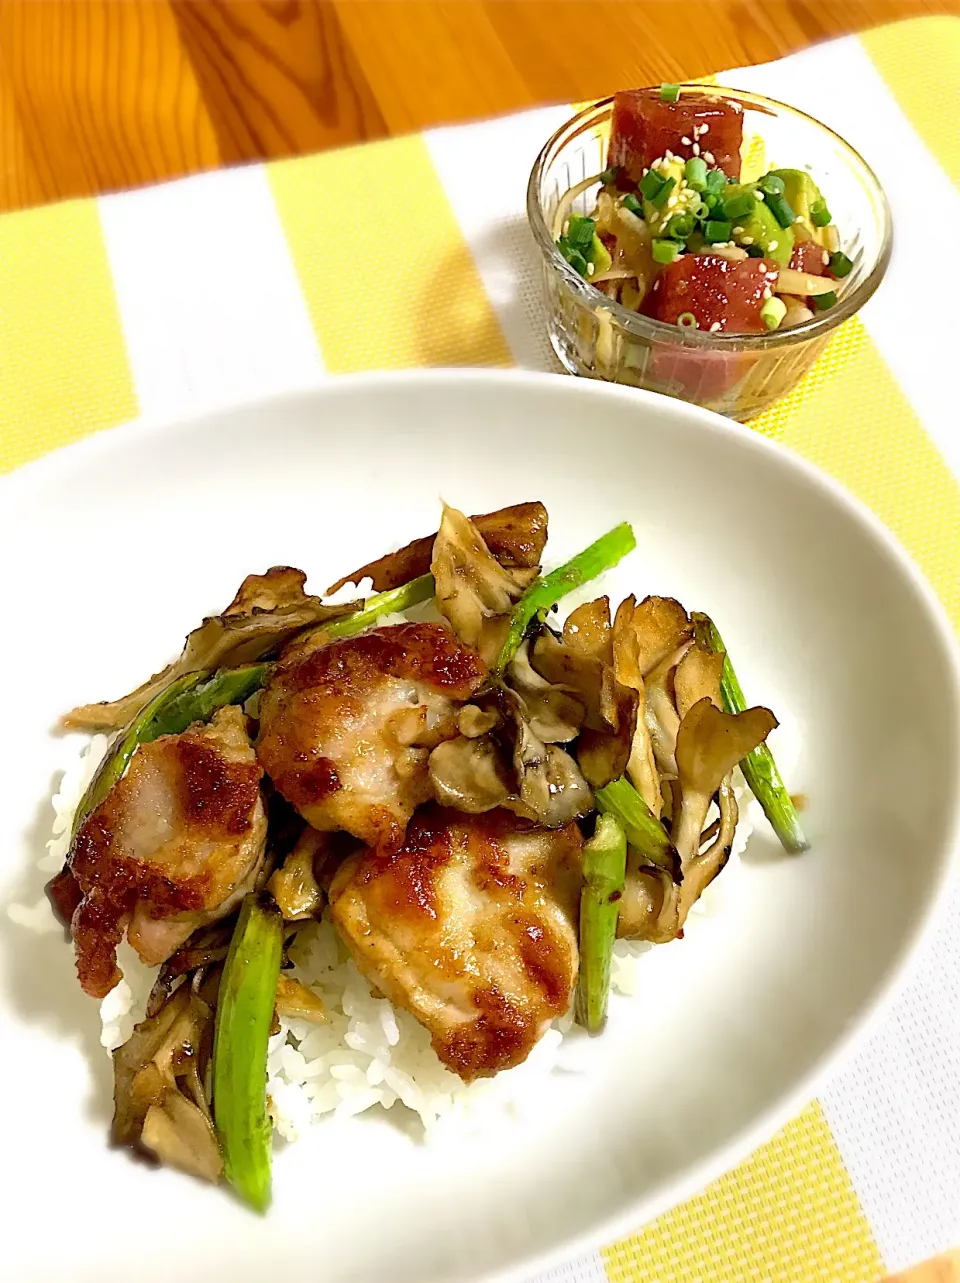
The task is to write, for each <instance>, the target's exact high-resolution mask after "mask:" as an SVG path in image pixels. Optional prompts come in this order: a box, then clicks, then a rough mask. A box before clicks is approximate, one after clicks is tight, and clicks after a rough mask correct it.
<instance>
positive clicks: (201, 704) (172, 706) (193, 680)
mask: <svg viewBox="0 0 960 1283" xmlns="http://www.w3.org/2000/svg"><path fill="white" fill-rule="evenodd" d="M266 674H267V665H266V664H247V665H246V666H245V667H244V668H225V669H224V670H223V671H222V672H219V673H214V674H212V675H211V674H210V673H208V672H201V673H185V674H184V675H183V676H182V677H177V678H175V679H174V681H172V682H171V683H170V685H169V686H165V687H164V689H163V690H162V691H161V692H160V693H159V695H155V696H154V697H153V699H152V700H150V702H149V704H146V705H145V706H144V707H143V708H142V709H141V710H140V712H139V713H138V714H137V716H136V717H135V718H134V719H133V721H132V722H131V723H130V725H129V726H128V727H127V729H126V730H125V731H122V732H121V734H120V736H119V737H118V738H117V739H116V740H115V741H114V743H113V745H112V747H111V749H110V752H109V753H108V754H107V756H106V757H105V758H104V760H103V762H102V763H101V764H100V768H99V769H98V771H97V773H96V775H95V776H94V777H93V779H92V781H91V782H90V785H89V787H88V788H87V791H86V793H85V794H84V796H83V800H82V801H81V803H80V805H79V806H78V807H77V811H76V814H75V816H74V819H73V832H74V835H76V834H77V833H78V832H79V831H80V827H81V825H82V824H83V822H84V820H85V819H86V818H87V816H88V815H89V814H90V812H91V811H93V810H94V809H95V808H96V807H98V806H99V805H100V803H101V802H102V801H103V799H104V798H105V797H106V796H107V794H108V793H109V792H110V790H111V789H112V788H113V786H114V784H116V782H117V780H119V779H120V777H121V776H122V775H123V773H124V771H125V770H126V769H127V766H128V765H129V762H130V759H131V757H133V754H134V752H135V751H136V749H137V748H138V747H139V745H141V744H149V743H150V741H151V740H155V739H159V737H160V736H161V735H179V734H180V732H181V731H185V730H186V729H187V727H188V726H190V725H192V724H193V723H194V722H201V721H205V720H206V719H207V718H208V717H209V716H210V715H211V714H212V713H214V712H215V711H216V710H217V709H218V708H225V707H226V706H227V705H228V704H242V703H243V702H244V700H246V699H247V698H248V697H249V696H250V695H252V694H253V692H254V691H256V690H259V689H260V687H261V686H262V685H263V683H264V680H265V679H266Z"/></svg>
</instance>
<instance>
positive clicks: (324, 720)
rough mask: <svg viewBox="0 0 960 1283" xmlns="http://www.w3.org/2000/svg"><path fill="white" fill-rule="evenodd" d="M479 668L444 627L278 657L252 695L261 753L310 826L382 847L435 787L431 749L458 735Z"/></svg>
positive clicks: (395, 838)
mask: <svg viewBox="0 0 960 1283" xmlns="http://www.w3.org/2000/svg"><path fill="white" fill-rule="evenodd" d="M485 675H486V669H485V667H484V665H483V662H482V661H481V659H480V657H479V656H478V655H477V654H476V653H475V652H474V651H471V650H468V649H467V648H466V647H464V646H462V645H461V644H460V643H459V642H458V641H457V639H456V638H455V637H454V636H453V634H452V633H451V632H449V631H448V629H446V628H445V627H444V626H443V625H441V624H397V625H395V626H393V627H387V628H378V629H375V630H374V631H372V632H368V633H364V634H363V635H362V636H360V637H352V638H350V639H349V640H346V641H340V642H332V643H330V644H328V645H326V646H324V645H321V646H319V647H317V648H316V649H314V650H311V651H305V650H304V647H303V644H302V643H297V644H296V647H295V649H294V650H292V651H291V652H289V653H288V657H287V658H286V659H284V658H281V662H280V663H279V664H278V665H277V668H276V670H275V671H274V673H273V675H272V677H271V679H270V682H269V684H268V685H267V687H266V689H265V690H264V691H263V694H262V695H261V697H260V738H259V740H258V741H257V753H258V755H259V757H260V761H261V762H262V763H263V766H264V769H265V770H266V772H267V774H268V775H269V776H270V778H271V779H272V780H273V782H274V784H275V785H276V786H277V788H278V789H279V791H280V792H281V793H282V794H283V796H284V797H285V798H286V799H287V801H288V802H291V803H292V804H293V805H294V806H295V807H296V808H297V810H298V811H299V812H300V814H301V815H302V816H303V817H304V819H305V820H307V821H308V822H309V823H310V824H312V825H313V827H314V828H316V829H321V830H328V831H329V830H334V829H345V830H346V831H347V832H348V833H352V834H353V835H354V836H355V837H358V838H361V839H362V840H363V841H364V842H368V843H370V844H371V845H379V846H380V847H381V849H383V850H395V849H396V848H397V847H398V846H399V845H400V844H401V842H402V841H403V835H404V831H405V829H406V826H407V821H408V820H409V819H410V816H411V815H412V814H413V812H414V810H415V809H416V807H417V806H419V805H420V803H421V802H425V801H426V800H427V799H428V798H429V797H430V796H431V785H430V779H429V774H428V770H427V758H428V756H429V751H430V749H432V748H435V747H436V745H437V744H439V743H440V742H441V741H442V740H444V739H449V738H451V737H452V736H454V735H455V734H456V733H457V729H456V712H457V707H458V704H457V702H458V701H462V700H465V699H467V698H469V696H470V695H471V694H472V693H473V691H475V690H476V688H477V687H478V686H479V685H480V683H481V682H482V680H483V678H484V677H485Z"/></svg>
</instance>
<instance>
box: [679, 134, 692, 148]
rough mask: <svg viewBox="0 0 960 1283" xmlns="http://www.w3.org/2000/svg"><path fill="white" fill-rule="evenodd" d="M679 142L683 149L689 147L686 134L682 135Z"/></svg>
mask: <svg viewBox="0 0 960 1283" xmlns="http://www.w3.org/2000/svg"><path fill="white" fill-rule="evenodd" d="M680 141H681V142H682V143H683V145H684V147H689V146H690V139H689V138H688V137H687V136H686V134H684V135H683V137H682V138H681V139H680Z"/></svg>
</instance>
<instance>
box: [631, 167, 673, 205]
mask: <svg viewBox="0 0 960 1283" xmlns="http://www.w3.org/2000/svg"><path fill="white" fill-rule="evenodd" d="M666 182H667V180H666V179H665V178H661V177H660V175H659V174H658V173H657V171H656V170H655V169H648V170H647V172H646V173H645V174H644V176H643V177H642V178H641V179H640V181H639V183H637V187H638V189H639V191H640V195H641V196H642V197H643V198H644V200H653V198H654V196H656V195H657V193H658V192H659V191H660V190H661V188H663V187H665V186H666Z"/></svg>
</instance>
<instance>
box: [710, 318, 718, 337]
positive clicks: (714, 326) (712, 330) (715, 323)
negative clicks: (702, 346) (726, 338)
mask: <svg viewBox="0 0 960 1283" xmlns="http://www.w3.org/2000/svg"><path fill="white" fill-rule="evenodd" d="M719 328H720V322H719V321H714V323H713V324H712V325H711V326H710V333H711V334H716V332H717V330H719Z"/></svg>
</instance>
